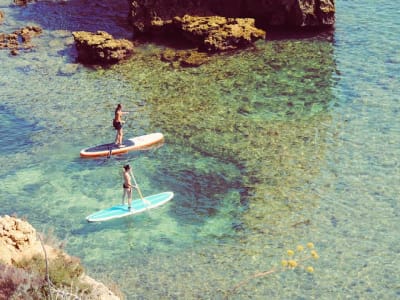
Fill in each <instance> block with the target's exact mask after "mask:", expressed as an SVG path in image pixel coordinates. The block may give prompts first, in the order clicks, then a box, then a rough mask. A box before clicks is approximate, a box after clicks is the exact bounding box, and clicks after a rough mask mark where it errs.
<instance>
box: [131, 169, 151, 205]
mask: <svg viewBox="0 0 400 300" xmlns="http://www.w3.org/2000/svg"><path fill="white" fill-rule="evenodd" d="M130 173H131V175H132V179H133V182H134V183H135V186H136V189H137V191H138V193H139V197H140V199H142V201H143V202H144V203H148V202H149V201H147V200H146V199H145V198H144V197H143V194H142V191H141V190H140V187H139V185H138V184H137V182H136V178H135V176H134V175H133V172H132V169H131V172H130Z"/></svg>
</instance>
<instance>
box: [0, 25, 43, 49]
mask: <svg viewBox="0 0 400 300" xmlns="http://www.w3.org/2000/svg"><path fill="white" fill-rule="evenodd" d="M41 33H42V28H40V27H39V26H25V27H23V28H21V29H19V30H16V31H14V32H13V33H9V34H6V33H1V34H0V49H10V52H11V54H12V55H17V54H18V53H19V50H29V49H32V48H33V47H34V46H33V44H32V43H31V40H32V37H35V36H38V35H40V34H41ZM19 40H21V41H22V43H20V42H19Z"/></svg>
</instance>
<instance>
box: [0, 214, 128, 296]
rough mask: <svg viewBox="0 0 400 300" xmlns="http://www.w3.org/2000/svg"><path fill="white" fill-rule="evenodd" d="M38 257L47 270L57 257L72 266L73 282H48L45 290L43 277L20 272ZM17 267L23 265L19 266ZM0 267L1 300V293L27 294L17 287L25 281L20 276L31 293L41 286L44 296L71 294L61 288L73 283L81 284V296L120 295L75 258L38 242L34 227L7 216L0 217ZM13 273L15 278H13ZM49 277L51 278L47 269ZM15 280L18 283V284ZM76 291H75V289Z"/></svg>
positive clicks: (68, 287) (1, 294) (66, 287)
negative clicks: (28, 285) (85, 270)
mask: <svg viewBox="0 0 400 300" xmlns="http://www.w3.org/2000/svg"><path fill="white" fill-rule="evenodd" d="M38 259H42V261H43V263H44V262H45V261H44V260H45V259H46V260H47V263H48V265H49V269H50V270H51V266H52V264H57V265H59V262H60V260H61V261H62V265H63V266H65V269H69V266H73V268H70V269H71V270H73V272H74V273H75V274H79V276H77V278H76V279H77V281H75V280H74V281H73V282H71V283H67V282H63V285H64V288H62V287H60V286H58V287H56V286H54V285H53V284H52V289H51V291H49V290H48V289H47V287H48V284H49V282H46V281H44V280H43V278H44V276H41V277H40V280H39V279H38V280H32V278H34V277H35V276H36V277H37V276H38V275H37V274H36V275H34V274H32V272H28V273H29V274H28V275H22V274H26V273H23V270H22V269H27V267H26V266H27V265H29V262H30V261H34V262H37V261H38ZM21 266H24V267H23V268H21ZM0 270H1V272H0V274H1V275H0V299H4V298H2V297H3V296H4V297H5V299H9V298H11V297H14V298H15V299H17V298H18V299H20V297H21V296H22V297H23V296H27V295H29V291H24V290H23V289H22V288H21V286H22V285H25V286H26V285H27V283H26V280H23V278H24V277H26V278H30V280H29V281H30V285H31V287H30V290H31V291H32V292H33V291H35V293H39V291H41V290H42V289H44V291H43V293H44V294H45V295H48V294H49V293H58V294H60V293H69V294H71V292H65V291H64V290H65V289H67V290H70V289H72V288H73V286H75V287H76V286H85V287H86V291H85V294H84V298H85V299H104V300H118V299H122V298H123V295H122V294H121V293H120V292H118V293H115V292H113V291H111V290H110V288H108V287H107V286H106V285H104V284H103V283H100V282H98V281H96V280H95V279H93V278H91V277H90V276H88V275H87V274H85V273H84V271H83V267H82V266H81V265H80V261H79V259H78V258H76V257H72V256H70V255H68V254H67V253H65V252H64V251H62V250H61V249H57V248H55V247H54V246H52V245H48V244H46V243H45V244H43V245H42V242H41V240H40V238H39V237H38V233H37V231H36V229H35V228H33V226H32V225H31V224H29V223H28V222H27V221H24V220H21V219H19V218H15V217H10V216H8V215H5V216H2V217H0ZM77 270H79V272H77ZM81 270H82V271H81ZM15 274H17V275H18V276H17V277H19V278H15V277H16V275H15ZM21 277H22V278H21ZM46 277H47V276H46ZM49 280H50V281H51V280H52V273H51V272H50V278H49ZM10 281H14V282H10ZM18 281H21V282H20V283H19V284H18ZM53 281H54V280H53ZM82 293H83V292H82ZM76 294H79V291H77V292H76ZM117 294H121V295H117ZM14 298H13V299H14ZM67 299H68V298H67Z"/></svg>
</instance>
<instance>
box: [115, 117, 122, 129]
mask: <svg viewBox="0 0 400 300" xmlns="http://www.w3.org/2000/svg"><path fill="white" fill-rule="evenodd" d="M113 126H114V128H115V130H120V129H121V128H122V123H121V122H117V121H115V119H114V120H113Z"/></svg>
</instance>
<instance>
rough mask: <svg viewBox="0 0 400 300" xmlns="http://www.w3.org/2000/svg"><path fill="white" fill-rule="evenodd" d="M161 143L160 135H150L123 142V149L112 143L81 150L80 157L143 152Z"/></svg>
mask: <svg viewBox="0 0 400 300" xmlns="http://www.w3.org/2000/svg"><path fill="white" fill-rule="evenodd" d="M163 141H164V135H163V134H162V133H160V132H156V133H150V134H146V135H142V136H138V137H134V138H130V139H127V140H124V141H123V143H124V147H118V146H117V145H115V144H114V143H109V144H102V145H98V146H93V147H89V148H85V149H82V150H81V152H80V155H81V157H85V158H95V157H101V156H111V155H118V154H124V153H127V152H129V151H134V150H145V149H148V148H150V147H151V146H154V145H157V144H161V143H162V142H163Z"/></svg>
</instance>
